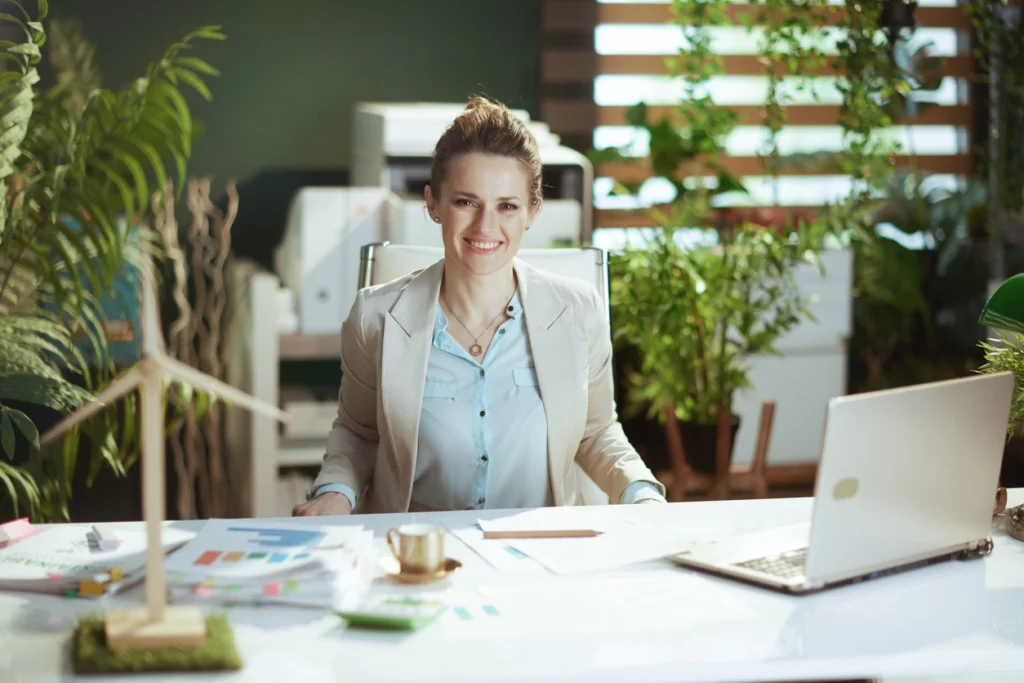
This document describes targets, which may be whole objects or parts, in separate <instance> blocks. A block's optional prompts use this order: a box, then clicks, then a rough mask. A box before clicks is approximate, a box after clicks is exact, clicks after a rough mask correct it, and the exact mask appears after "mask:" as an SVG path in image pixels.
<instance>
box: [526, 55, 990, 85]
mask: <svg viewBox="0 0 1024 683" xmlns="http://www.w3.org/2000/svg"><path fill="white" fill-rule="evenodd" d="M592 54H593V53H592V52H589V51H587V52H584V51H581V50H545V51H544V55H543V59H542V64H543V67H544V68H543V73H544V74H545V76H546V75H547V74H548V73H550V74H552V75H557V76H558V77H560V78H561V79H562V80H568V81H576V80H579V79H580V78H581V77H582V78H584V79H586V78H588V72H586V71H583V70H581V69H579V68H577V67H576V64H577V63H579V62H581V61H582V60H583V56H584V55H586V56H587V57H588V58H592V57H591V55H592ZM669 58H675V55H601V56H599V57H598V58H597V69H596V73H597V74H621V75H642V76H648V75H657V76H662V75H666V76H667V75H672V72H671V71H670V70H669V67H668V65H667V64H666V60H667V59H669ZM720 58H721V60H722V67H723V70H724V74H723V75H728V76H763V75H765V74H766V73H767V71H766V67H765V64H764V63H763V62H761V58H760V57H758V56H757V55H721V56H720ZM941 63H942V65H941V67H940V69H941V71H942V72H943V73H944V74H945V75H947V76H955V77H957V78H968V77H970V76H971V75H972V74H973V73H974V58H973V57H970V56H968V55H961V56H957V57H945V58H942V59H941ZM776 64H777V67H778V69H779V73H783V72H784V71H785V65H784V64H783V62H781V61H779V62H776ZM588 68H589V67H588ZM836 74H837V71H836V69H835V66H834V65H833V64H823V65H820V66H818V67H817V68H815V69H805V70H803V71H802V72H801V75H806V76H810V75H818V76H834V75H836ZM574 76H576V77H575V78H574ZM545 80H546V79H545Z"/></svg>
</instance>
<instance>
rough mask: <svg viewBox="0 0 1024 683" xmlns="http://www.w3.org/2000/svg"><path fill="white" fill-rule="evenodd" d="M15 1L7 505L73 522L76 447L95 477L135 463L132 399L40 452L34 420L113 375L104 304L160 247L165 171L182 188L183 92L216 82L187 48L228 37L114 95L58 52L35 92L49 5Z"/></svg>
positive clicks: (79, 399)
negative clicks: (157, 214)
mask: <svg viewBox="0 0 1024 683" xmlns="http://www.w3.org/2000/svg"><path fill="white" fill-rule="evenodd" d="M11 5H12V9H11V12H13V13H12V14H9V15H5V19H6V20H7V21H8V22H9V23H11V24H12V25H14V26H16V27H17V28H18V29H20V30H21V32H22V33H23V35H24V40H23V41H22V42H17V41H15V42H9V43H6V44H5V46H4V49H3V51H2V52H0V59H2V60H3V63H4V66H5V69H4V71H3V73H2V74H0V109H2V110H3V111H4V112H6V113H5V116H4V117H3V120H2V125H3V131H2V135H0V144H2V145H3V147H2V149H0V349H2V351H0V504H3V505H4V506H5V507H10V508H13V511H14V512H18V511H27V512H28V513H30V514H31V515H32V516H34V517H38V518H48V519H55V518H60V517H65V518H66V517H67V507H66V504H67V499H68V497H69V496H70V495H71V491H70V482H71V479H72V476H73V475H74V473H75V469H76V462H77V458H78V453H79V449H80V446H81V447H86V446H87V447H88V449H89V452H90V468H89V469H90V473H91V474H92V475H93V476H94V475H95V474H96V473H97V472H98V471H99V470H100V469H101V468H103V467H109V468H110V469H112V470H113V471H114V472H115V473H116V474H123V473H124V472H125V470H126V468H127V467H128V466H130V464H131V462H132V460H133V457H134V454H135V452H136V446H137V439H136V434H135V429H134V424H135V422H136V421H135V419H134V400H133V399H132V400H128V401H126V402H125V403H124V404H123V405H124V406H126V407H125V409H124V412H121V413H120V414H117V413H116V412H114V411H111V412H110V413H105V414H101V415H97V416H96V417H94V418H93V419H92V420H90V421H89V422H88V423H87V424H86V425H84V426H83V428H82V429H75V430H73V431H72V432H71V433H70V434H69V435H68V436H67V437H66V438H64V439H63V441H62V442H61V443H58V444H54V445H52V446H47V447H44V448H40V447H39V432H40V431H41V427H40V425H43V428H45V426H46V425H49V424H52V423H53V422H55V421H56V419H57V418H58V417H59V416H60V415H62V414H66V413H68V412H71V411H72V410H75V409H76V408H78V407H80V406H81V405H82V404H83V403H84V402H86V401H87V400H89V399H90V398H91V397H92V396H93V395H94V392H97V391H99V390H101V389H102V388H103V387H104V386H106V384H108V383H109V382H110V381H111V380H112V379H113V378H114V376H115V375H116V372H117V368H116V367H115V365H114V364H113V362H112V360H111V355H110V353H109V344H108V340H107V338H106V334H105V331H106V329H107V328H106V325H105V319H104V313H103V307H102V303H101V298H102V297H103V295H104V294H105V293H107V292H110V291H112V290H113V287H114V283H115V282H116V281H118V280H119V278H122V277H123V276H124V275H125V273H126V272H127V273H129V274H130V273H131V272H132V269H131V266H132V265H133V264H135V265H137V263H138V257H139V255H140V253H141V247H143V246H144V245H145V243H146V242H149V241H151V240H152V237H151V231H150V230H149V229H148V228H147V227H146V220H147V216H148V215H149V213H148V212H149V211H150V210H151V203H152V202H153V201H155V200H154V197H153V194H154V193H155V194H157V196H160V194H159V192H158V191H162V189H163V188H164V187H165V185H166V183H167V176H168V175H169V171H168V166H169V165H172V164H173V168H174V169H175V170H176V175H177V177H178V187H179V188H180V187H181V186H183V185H184V180H185V174H186V165H187V160H188V158H189V156H190V152H191V148H192V144H193V142H194V140H195V137H196V131H197V127H196V125H195V123H194V121H193V119H192V114H191V110H190V108H189V106H188V104H187V102H186V100H185V97H184V94H183V90H182V88H183V87H185V86H187V87H188V88H190V89H192V90H194V91H196V92H198V93H199V94H200V95H201V96H202V97H204V98H207V99H208V98H209V97H210V93H209V90H208V88H207V86H206V84H205V83H204V80H203V79H204V78H205V77H207V76H211V75H215V74H216V71H215V70H214V69H213V68H212V67H210V66H209V65H208V64H207V63H206V62H204V61H202V60H200V59H198V58H197V57H194V56H190V55H188V54H187V52H188V50H190V49H191V48H192V46H193V44H194V43H195V42H196V41H197V40H219V39H221V38H223V35H222V34H221V33H220V32H219V30H218V29H217V28H216V27H204V28H200V29H199V30H197V31H195V32H193V33H190V34H188V35H186V36H185V37H184V38H183V39H182V40H181V41H179V42H176V43H174V44H173V45H172V46H171V47H170V48H168V49H167V51H166V52H164V54H163V55H162V56H161V57H160V58H159V59H158V60H157V61H155V62H153V63H152V64H151V65H150V66H149V68H148V69H147V70H146V73H145V74H144V75H143V76H141V77H139V78H137V79H135V80H134V81H133V82H131V83H130V84H129V85H127V86H126V87H124V88H121V89H119V90H111V89H104V88H100V87H99V86H98V82H97V80H96V79H95V78H94V77H93V76H92V74H91V73H90V71H89V69H90V68H91V60H90V59H89V53H88V51H86V52H81V51H76V50H68V49H63V50H57V51H55V52H54V53H53V55H52V56H53V58H54V64H53V66H54V70H55V71H56V72H57V75H58V78H57V83H56V84H55V85H54V86H53V87H51V88H48V89H39V88H37V84H38V82H39V75H38V73H37V70H36V67H37V65H38V64H39V62H40V60H41V58H42V47H43V45H44V43H45V42H46V38H47V30H46V28H45V27H44V25H43V23H42V22H43V21H44V20H45V19H46V13H47V3H46V2H44V1H42V0H40V2H39V3H38V16H31V15H29V14H28V13H27V12H26V11H25V10H24V8H22V7H21V6H20V4H18V3H17V2H14V3H11ZM62 27H63V28H67V25H62ZM61 35H64V36H65V37H67V36H69V35H72V34H70V33H69V32H68V31H64V32H63V33H62V34H61ZM64 47H67V45H66V44H65V45H64ZM151 190H153V193H151ZM79 333H81V335H82V336H81V338H78V337H79ZM186 391H187V390H186ZM188 395H189V396H191V395H192V394H191V391H188ZM83 436H85V437H87V438H86V439H85V440H84V443H81V441H82V438H81V437H83Z"/></svg>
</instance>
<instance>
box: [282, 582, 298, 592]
mask: <svg viewBox="0 0 1024 683" xmlns="http://www.w3.org/2000/svg"><path fill="white" fill-rule="evenodd" d="M297 590H299V582H298V581H296V580H295V579H288V580H287V581H285V582H284V592H285V593H294V592H295V591H297Z"/></svg>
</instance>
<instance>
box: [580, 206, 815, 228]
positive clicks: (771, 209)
mask: <svg viewBox="0 0 1024 683" xmlns="http://www.w3.org/2000/svg"><path fill="white" fill-rule="evenodd" d="M654 208H657V209H660V210H662V211H663V212H666V213H668V212H669V211H670V207H668V206H665V205H659V206H657V207H654ZM820 210H821V207H820V206H786V207H777V206H765V207H734V208H733V207H729V208H726V209H723V210H722V212H723V213H724V214H727V215H731V216H732V219H733V220H735V218H736V217H737V216H743V217H745V218H748V219H750V220H752V221H754V222H758V223H760V224H768V223H772V222H778V221H779V219H780V218H781V217H784V216H790V217H791V218H792V219H794V220H796V219H798V218H803V219H805V220H810V219H811V218H813V217H815V216H816V215H817V213H818V211H820ZM654 225H655V223H654V220H653V218H651V217H650V215H649V214H648V212H647V210H646V209H636V210H633V211H630V210H625V209H596V210H595V211H594V228H595V229H597V228H600V227H654Z"/></svg>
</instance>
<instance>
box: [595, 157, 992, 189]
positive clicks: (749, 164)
mask: <svg viewBox="0 0 1024 683" xmlns="http://www.w3.org/2000/svg"><path fill="white" fill-rule="evenodd" d="M893 161H894V163H895V164H896V166H899V167H904V166H910V165H911V163H912V159H911V157H904V156H897V157H894V159H893ZM718 163H719V165H721V166H722V168H724V169H725V170H726V171H728V172H729V173H731V174H732V175H734V176H736V177H741V176H760V175H764V174H765V172H764V169H763V168H762V167H761V160H760V159H759V158H758V157H722V158H721V159H719V162H718ZM913 163H915V164H916V165H917V167H918V168H919V169H920V170H921V171H923V172H925V173H943V174H946V173H948V174H953V175H966V174H968V173H970V172H971V171H972V168H971V167H972V165H973V159H972V158H971V157H970V156H969V155H966V154H964V155H957V156H917V157H913ZM680 170H684V169H680ZM687 172H688V173H689V174H690V175H694V174H703V173H705V171H702V169H699V168H698V169H696V170H695V171H687ZM839 172H840V171H839V170H838V169H828V168H815V169H804V168H793V169H789V168H786V169H785V170H780V173H781V174H784V175H792V176H814V175H832V174H835V173H839ZM594 175H595V177H604V178H614V179H616V180H619V181H623V182H640V181H643V180H646V179H647V178H650V177H651V171H650V169H649V168H647V167H646V165H644V164H643V163H635V164H632V163H626V162H616V163H610V164H601V165H600V166H598V167H597V168H596V169H595V171H594ZM710 175H713V174H710Z"/></svg>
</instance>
